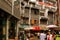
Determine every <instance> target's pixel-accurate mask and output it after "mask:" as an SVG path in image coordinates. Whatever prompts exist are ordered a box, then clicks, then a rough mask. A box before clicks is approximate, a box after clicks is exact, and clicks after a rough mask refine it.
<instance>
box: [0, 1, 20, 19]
mask: <svg viewBox="0 0 60 40" xmlns="http://www.w3.org/2000/svg"><path fill="white" fill-rule="evenodd" d="M17 2H18V1H17ZM0 8H1V9H3V10H5V11H6V12H8V13H9V14H11V15H13V16H14V17H16V18H18V19H20V12H19V7H18V5H15V7H14V8H15V11H14V13H13V14H12V0H0ZM17 11H18V14H17Z"/></svg>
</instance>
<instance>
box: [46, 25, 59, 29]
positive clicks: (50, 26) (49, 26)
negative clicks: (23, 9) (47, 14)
mask: <svg viewBox="0 0 60 40" xmlns="http://www.w3.org/2000/svg"><path fill="white" fill-rule="evenodd" d="M46 27H48V28H56V27H58V26H56V25H48V26H46Z"/></svg>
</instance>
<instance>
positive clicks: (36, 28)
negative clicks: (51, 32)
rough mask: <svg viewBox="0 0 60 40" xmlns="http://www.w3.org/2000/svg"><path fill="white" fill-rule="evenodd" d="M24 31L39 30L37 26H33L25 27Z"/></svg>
mask: <svg viewBox="0 0 60 40" xmlns="http://www.w3.org/2000/svg"><path fill="white" fill-rule="evenodd" d="M24 29H25V30H41V28H40V27H39V26H33V27H26V28H24Z"/></svg>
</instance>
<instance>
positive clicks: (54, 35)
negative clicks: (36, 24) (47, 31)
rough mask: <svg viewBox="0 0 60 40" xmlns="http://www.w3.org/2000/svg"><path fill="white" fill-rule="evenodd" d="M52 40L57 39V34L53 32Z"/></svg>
mask: <svg viewBox="0 0 60 40" xmlns="http://www.w3.org/2000/svg"><path fill="white" fill-rule="evenodd" d="M52 38H53V39H52V40H55V38H56V33H55V32H52Z"/></svg>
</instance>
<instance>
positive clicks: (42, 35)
mask: <svg viewBox="0 0 60 40" xmlns="http://www.w3.org/2000/svg"><path fill="white" fill-rule="evenodd" d="M45 39H46V34H45V33H44V32H43V31H42V32H41V33H40V40H45Z"/></svg>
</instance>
